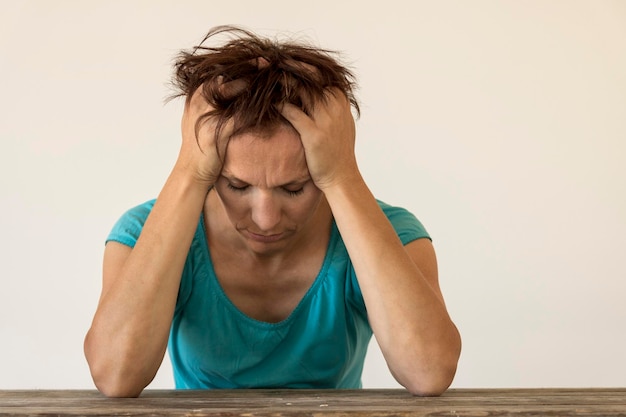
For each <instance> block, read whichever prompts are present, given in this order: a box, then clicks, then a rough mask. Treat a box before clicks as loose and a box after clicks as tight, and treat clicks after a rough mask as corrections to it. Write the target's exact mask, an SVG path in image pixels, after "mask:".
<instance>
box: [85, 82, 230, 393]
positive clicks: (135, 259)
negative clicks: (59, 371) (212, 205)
mask: <svg viewBox="0 0 626 417" xmlns="http://www.w3.org/2000/svg"><path fill="white" fill-rule="evenodd" d="M206 110H207V109H206V102H204V100H203V99H202V97H201V95H200V94H198V93H196V94H194V96H193V97H192V99H191V101H190V102H189V103H188V105H187V106H186V107H185V113H184V115H183V122H182V130H183V143H182V146H181V151H180V154H179V157H178V160H177V162H176V165H175V167H174V169H173V170H172V172H171V174H170V176H169V178H168V179H167V181H166V183H165V185H164V187H163V189H162V190H161V193H160V194H159V196H158V198H157V201H156V203H155V205H154V208H153V209H152V211H151V213H150V215H149V216H148V218H147V220H146V223H145V225H144V227H143V230H142V232H141V235H140V236H139V239H138V240H137V243H136V245H135V247H134V248H132V249H131V248H130V247H128V246H125V245H122V244H120V243H117V242H109V243H108V244H107V245H106V248H105V253H104V265H103V283H102V293H101V297H100V301H99V303H98V307H97V310H96V313H95V316H94V319H93V322H92V325H91V328H90V329H89V331H88V333H87V336H86V338H85V346H84V347H85V356H86V358H87V362H88V363H89V367H90V370H91V374H92V377H93V379H94V382H95V384H96V386H97V387H98V389H99V390H100V391H102V392H103V393H104V394H105V395H107V396H115V397H131V396H138V395H139V394H140V393H141V391H142V390H143V389H144V388H145V387H146V386H147V385H148V384H149V383H150V381H152V379H153V378H154V376H155V375H156V372H157V371H158V369H159V366H160V365H161V362H162V360H163V356H164V354H165V350H166V347H167V339H168V335H169V330H170V326H171V322H172V317H173V314H174V308H175V306H176V298H177V295H178V288H179V285H180V279H181V274H182V270H183V267H184V263H185V259H186V257H187V253H188V251H189V247H190V245H191V241H192V239H193V235H194V233H195V230H196V228H197V226H198V220H199V218H200V215H201V213H202V209H203V207H204V202H205V199H206V195H207V193H208V191H209V189H210V188H211V186H212V185H213V183H214V181H215V178H216V177H217V175H218V174H219V171H220V169H221V163H220V162H219V158H217V156H216V154H215V152H214V149H215V140H214V139H213V137H212V136H211V134H210V133H211V131H212V128H213V127H212V126H211V125H210V123H207V124H206V125H205V126H203V127H202V128H201V129H200V130H199V131H198V140H199V142H200V146H201V147H202V149H203V151H204V153H203V152H201V151H200V149H198V143H196V131H195V121H196V120H197V118H198V116H199V115H200V114H201V113H204V112H205V111H206ZM224 135H228V129H225V131H224Z"/></svg>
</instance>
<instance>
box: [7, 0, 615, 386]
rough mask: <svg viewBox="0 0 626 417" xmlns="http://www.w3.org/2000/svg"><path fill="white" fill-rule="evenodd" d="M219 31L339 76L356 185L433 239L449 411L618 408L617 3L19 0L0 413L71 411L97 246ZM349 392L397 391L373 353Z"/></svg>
mask: <svg viewBox="0 0 626 417" xmlns="http://www.w3.org/2000/svg"><path fill="white" fill-rule="evenodd" d="M225 23H236V24H241V25H245V26H246V27H248V28H251V29H254V30H258V31H261V32H263V33H269V34H274V33H275V31H276V30H278V31H283V32H297V33H299V34H300V35H301V36H304V37H307V38H310V39H312V40H313V41H314V42H316V43H318V44H320V45H321V46H324V47H328V48H331V49H336V50H340V51H344V52H345V57H346V59H347V60H348V61H349V62H351V63H352V64H353V66H354V68H355V70H356V73H357V75H358V76H359V78H360V82H361V89H360V92H359V96H360V98H361V100H362V102H363V114H362V118H361V120H360V121H359V122H358V145H357V146H358V154H359V158H360V161H361V168H362V170H363V173H364V175H365V177H366V179H367V180H368V182H369V184H370V186H371V188H372V189H373V191H374V192H375V193H376V194H377V196H378V197H379V198H381V199H383V200H386V201H388V202H390V203H395V204H400V205H404V206H406V207H408V208H410V209H411V210H412V211H414V212H415V213H416V214H417V215H418V217H419V218H420V219H421V220H422V221H423V222H424V223H425V224H426V226H427V228H428V229H429V231H430V232H431V234H432V235H433V237H434V242H435V245H436V248H437V250H438V255H439V262H440V270H441V277H440V279H441V284H442V287H443V291H444V295H445V296H446V299H447V303H448V306H449V310H450V312H451V314H452V316H453V318H454V320H455V321H456V323H457V324H458V326H459V328H460V330H461V332H462V336H463V341H464V348H463V355H462V359H461V362H460V366H459V370H458V374H457V378H456V380H455V383H454V386H455V387H555V386H585V387H588V386H618V385H619V386H624V385H626V359H625V354H624V352H626V303H625V302H624V298H625V297H624V296H625V294H626V266H625V263H624V256H623V255H624V252H625V251H626V198H625V194H626V170H625V169H624V163H625V162H626V145H625V142H626V3H625V2H623V1H602V0H589V1H576V0H563V1H557V0H553V1H551V0H545V1H544V0H529V1H484V0H483V1H472V2H467V1H464V0H458V1H413V0H406V1H394V0H387V1H384V2H367V1H345V2H340V1H336V0H318V1H316V2H296V1H293V0H290V1H287V0H284V1H283V0H273V1H267V0H266V1H256V0H254V1H253V0H246V1H242V0H239V1H236V2H223V1H220V2H218V1H207V0H202V1H187V2H177V1H173V0H172V1H169V2H165V1H160V2H155V1H128V2H126V1H123V2H122V1H88V2H85V1H78V0H76V1H59V0H57V1H45V0H41V1H19V2H9V1H6V2H2V3H0V143H1V145H0V214H1V215H0V233H1V240H0V271H1V272H0V274H1V275H0V277H1V278H0V279H1V281H0V338H1V339H0V389H1V388H91V387H92V383H91V379H90V377H89V373H88V369H87V366H86V363H85V361H84V358H83V353H82V340H83V336H84V333H85V331H86V330H87V328H88V326H89V323H90V320H91V316H92V314H93V312H94V309H95V306H96V302H97V299H98V294H99V286H100V266H101V257H102V251H103V240H104V238H105V236H106V235H107V233H108V231H109V229H110V227H111V226H112V224H113V222H114V221H115V220H116V219H117V217H118V216H119V215H120V214H121V213H122V212H123V211H124V210H125V209H126V208H128V207H130V206H132V205H134V204H136V203H139V202H142V201H144V200H146V199H149V198H151V197H154V196H156V194H157V193H158V191H159V189H160V187H161V185H162V183H163V181H164V179H165V177H166V175H167V174H168V172H169V169H170V167H171V165H172V163H173V161H174V158H175V157H176V153H177V150H178V144H179V134H178V131H179V117H180V110H181V103H180V102H174V103H170V104H168V105H163V99H164V97H165V96H167V95H168V94H169V90H168V88H167V85H166V83H167V80H168V79H169V74H170V63H171V59H172V57H173V56H174V55H175V53H176V52H177V51H178V50H179V49H181V48H187V47H190V46H192V45H193V44H194V43H195V42H197V41H199V40H200V38H201V37H202V36H203V35H204V33H205V32H206V31H207V30H208V29H209V28H210V27H211V26H214V25H218V24H225ZM170 378H171V371H170V369H169V363H166V364H165V365H164V366H163V368H162V371H161V372H160V373H159V375H158V377H157V379H156V380H155V382H154V383H153V384H152V387H171V386H172V383H171V380H170ZM364 382H365V385H366V386H367V387H395V386H396V385H395V383H394V382H393V380H392V378H391V377H390V376H389V374H388V371H387V370H386V367H385V365H384V362H383V361H382V359H381V356H380V354H379V352H378V351H376V350H373V351H372V354H371V355H370V356H369V358H368V363H367V370H366V374H365V377H364Z"/></svg>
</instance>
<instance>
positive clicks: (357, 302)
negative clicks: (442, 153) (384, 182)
mask: <svg viewBox="0 0 626 417" xmlns="http://www.w3.org/2000/svg"><path fill="white" fill-rule="evenodd" d="M378 205H379V206H380V208H381V209H382V210H383V212H384V213H385V216H387V218H388V219H389V222H390V223H391V225H392V226H393V228H394V229H395V231H396V234H397V235H398V237H399V238H400V241H401V242H402V244H403V245H406V244H408V243H410V242H412V241H414V240H417V239H423V238H426V239H429V240H432V239H431V237H430V235H429V234H428V232H427V231H426V228H425V227H424V225H423V224H422V223H421V222H420V221H419V220H418V219H417V218H416V217H415V215H413V213H411V212H410V211H408V210H406V209H404V208H402V207H394V206H390V205H389V204H386V203H384V202H382V201H378ZM347 273H348V277H347V279H346V285H347V294H348V302H350V304H351V305H353V306H355V307H356V308H357V310H358V311H359V312H360V313H361V314H362V315H363V316H364V317H366V316H367V311H366V308H365V301H364V300H363V294H362V293H361V287H360V286H359V281H358V280H357V277H356V272H355V271H354V267H353V266H352V262H350V264H349V267H348V270H347Z"/></svg>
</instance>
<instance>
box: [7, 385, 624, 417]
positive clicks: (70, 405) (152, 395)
mask: <svg viewBox="0 0 626 417" xmlns="http://www.w3.org/2000/svg"><path fill="white" fill-rule="evenodd" d="M6 415H11V416H53V415H54V416H79V415H80V416H111V415H125V416H222V417H254V416H262V417H287V416H342V417H358V416H376V417H383V416H398V417H399V416H626V388H620V389H472V390H470V389H452V390H448V391H447V392H446V393H445V394H444V395H442V396H441V397H433V398H420V397H413V396H411V395H410V394H409V393H408V392H406V391H404V390H399V389H365V390H215V391H174V390H172V391H164V390H146V391H144V393H143V394H142V395H141V397H139V398H132V399H121V398H120V399H112V398H105V397H104V396H102V395H101V394H100V393H98V392H97V391H82V390H81V391H75V390H69V391H48V390H42V391H30V390H27V391H16V390H12V391H0V416H6Z"/></svg>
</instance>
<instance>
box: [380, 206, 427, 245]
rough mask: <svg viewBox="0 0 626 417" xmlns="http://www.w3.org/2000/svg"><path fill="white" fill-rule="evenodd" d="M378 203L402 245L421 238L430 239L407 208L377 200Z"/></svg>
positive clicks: (420, 223) (422, 226)
mask: <svg viewBox="0 0 626 417" xmlns="http://www.w3.org/2000/svg"><path fill="white" fill-rule="evenodd" d="M378 205H379V206H380V208H381V209H382V210H383V212H384V213H385V215H386V216H387V218H388V219H389V221H390V222H391V225H392V226H393V228H394V229H395V230H396V233H397V234H398V237H400V240H401V241H402V244H403V245H406V244H408V243H410V242H412V241H414V240H417V239H422V238H426V239H429V240H432V239H431V237H430V235H429V234H428V232H427V231H426V228H425V227H424V225H423V224H422V222H420V221H419V220H418V219H417V218H416V217H415V215H413V213H411V212H410V211H408V210H407V209H404V208H402V207H394V206H390V205H389V204H386V203H383V202H382V201H379V202H378Z"/></svg>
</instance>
